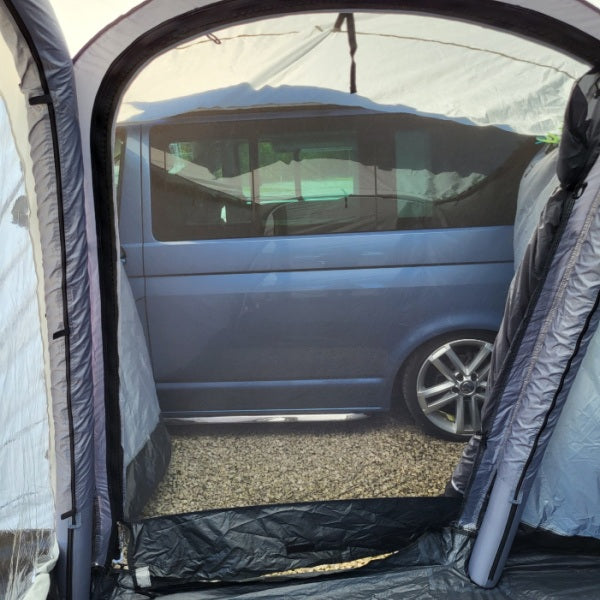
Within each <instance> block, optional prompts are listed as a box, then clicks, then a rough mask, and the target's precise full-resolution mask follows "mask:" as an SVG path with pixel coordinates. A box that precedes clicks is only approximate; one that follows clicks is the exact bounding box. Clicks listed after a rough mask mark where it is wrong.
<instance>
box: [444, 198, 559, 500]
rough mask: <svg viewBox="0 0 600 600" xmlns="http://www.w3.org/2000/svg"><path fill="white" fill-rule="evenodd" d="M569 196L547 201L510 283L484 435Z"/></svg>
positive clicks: (457, 485)
mask: <svg viewBox="0 0 600 600" xmlns="http://www.w3.org/2000/svg"><path fill="white" fill-rule="evenodd" d="M542 194H545V190H542ZM569 195H570V194H569V192H565V191H563V190H558V191H557V192H555V193H554V194H553V195H552V196H551V197H550V199H549V200H548V201H547V203H546V206H545V208H544V209H543V210H542V213H541V216H540V218H539V223H538V226H537V228H536V229H535V230H534V232H533V236H532V239H531V240H530V242H529V244H528V245H527V248H526V249H525V253H524V255H523V258H522V260H521V262H520V264H519V267H518V269H517V272H516V274H515V276H514V278H513V280H512V282H511V286H510V289H509V292H508V297H507V300H506V305H505V308H504V317H503V319H502V323H501V325H500V330H499V331H498V335H497V336H496V341H495V344H494V350H493V353H492V360H491V368H490V375H489V378H488V390H489V392H488V401H487V402H486V404H485V405H484V408H483V411H482V424H483V425H482V426H483V429H484V430H485V431H487V430H489V429H490V428H491V427H492V426H494V425H493V422H494V421H493V419H494V411H495V409H496V404H495V402H494V400H493V399H494V398H496V397H497V395H498V394H500V393H501V388H502V382H500V384H498V381H499V376H500V373H501V372H502V370H503V369H508V368H509V365H508V364H505V362H506V360H507V357H508V356H509V350H510V347H511V344H513V342H516V340H517V338H518V335H519V332H520V331H521V330H522V328H523V327H524V325H525V323H524V319H525V317H526V314H527V310H528V307H529V306H530V302H531V300H532V297H533V295H534V294H535V293H536V290H537V289H538V287H539V286H540V285H541V283H542V281H543V278H544V276H545V272H546V269H547V262H548V261H549V260H550V259H551V258H552V257H551V247H552V244H553V242H554V240H555V236H556V232H557V230H558V226H559V223H560V219H561V215H562V213H563V207H564V204H565V202H567V201H568V198H569ZM531 200H532V202H536V203H537V202H540V200H539V198H536V199H531ZM544 201H545V199H544ZM504 414H505V415H507V414H508V413H504ZM480 442H481V436H479V435H475V436H473V437H472V439H471V440H470V441H469V444H468V445H467V446H466V447H465V449H464V451H463V456H462V457H461V460H460V462H459V463H458V464H457V466H456V468H455V470H454V473H453V475H452V486H453V487H454V489H456V490H457V491H459V492H461V493H464V491H465V490H466V488H467V485H468V482H469V478H470V477H471V472H472V470H473V465H474V463H475V461H476V460H477V455H478V452H479V447H480Z"/></svg>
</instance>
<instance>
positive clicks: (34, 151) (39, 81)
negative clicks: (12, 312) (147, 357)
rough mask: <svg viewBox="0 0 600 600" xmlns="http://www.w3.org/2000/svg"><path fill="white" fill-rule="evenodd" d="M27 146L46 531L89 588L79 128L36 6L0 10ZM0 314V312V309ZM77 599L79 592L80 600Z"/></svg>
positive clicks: (66, 63) (90, 451)
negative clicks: (51, 487)
mask: <svg viewBox="0 0 600 600" xmlns="http://www.w3.org/2000/svg"><path fill="white" fill-rule="evenodd" d="M0 7H1V10H2V15H3V19H4V28H3V35H4V37H5V40H6V41H7V44H8V46H9V47H10V48H11V50H12V51H13V56H14V62H15V64H16V68H17V72H18V76H19V79H20V88H21V92H22V94H23V99H24V101H25V103H26V104H27V126H26V130H25V131H20V132H19V139H27V138H28V139H29V145H30V149H29V157H30V161H31V165H32V173H33V178H34V180H35V190H36V198H37V218H38V220H39V247H40V248H41V249H42V257H43V258H42V270H43V291H44V299H43V307H42V309H41V313H42V314H44V315H45V318H46V327H45V328H42V330H44V329H45V330H46V331H47V339H46V340H44V343H45V344H47V348H48V363H49V373H50V389H51V415H52V424H53V428H54V440H53V441H54V453H53V455H52V456H53V457H54V459H55V475H56V476H55V507H56V508H55V510H56V517H55V527H56V531H57V538H58V544H59V547H60V559H59V575H60V576H61V579H62V582H63V589H64V590H66V591H67V592H66V593H67V594H70V593H73V594H74V595H79V597H84V595H83V594H85V593H87V592H86V590H87V589H88V588H89V566H90V562H91V560H90V559H91V557H90V540H91V536H92V516H93V515H92V513H93V489H94V479H93V458H94V446H93V442H94V439H93V423H94V414H93V405H92V403H91V398H92V379H91V370H90V366H91V362H90V355H91V335H90V327H89V321H90V303H89V289H88V272H87V247H86V238H85V229H84V225H85V219H84V208H83V197H82V193H83V189H82V169H81V156H80V143H79V130H78V127H77V123H76V120H75V118H74V117H75V115H76V114H77V108H76V102H75V94H74V85H73V81H72V65H71V61H70V58H69V56H68V53H67V51H66V47H65V45H64V41H63V39H62V37H61V35H60V33H59V29H58V25H57V23H56V21H55V19H54V16H53V13H52V11H51V9H50V7H49V6H48V5H47V4H46V3H45V2H40V1H37V0H36V1H33V0H32V1H28V0H22V1H20V2H19V3H18V4H16V3H13V2H11V1H9V0H7V1H6V2H4V3H2V4H0ZM3 308H4V307H3ZM82 592H83V594H82Z"/></svg>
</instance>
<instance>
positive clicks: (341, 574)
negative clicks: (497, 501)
mask: <svg viewBox="0 0 600 600" xmlns="http://www.w3.org/2000/svg"><path fill="white" fill-rule="evenodd" d="M458 508H459V506H458V504H457V503H456V502H455V501H453V500H450V499H443V498H438V499H423V498H421V499H416V498H411V499H408V498H403V499H383V500H361V501H339V502H327V503H310V504H303V505H287V506H283V505H282V506H270V507H254V508H249V509H232V510H230V511H219V512H213V513H211V512H208V513H195V514H188V515H177V516H171V517H161V518H158V519H150V520H148V521H145V522H142V523H139V524H136V525H132V526H131V534H132V541H131V543H130V546H129V552H130V553H131V554H130V556H131V559H132V560H131V562H130V569H131V570H129V571H120V572H114V573H112V574H110V575H109V576H108V577H105V578H104V579H103V580H100V582H99V585H98V586H97V588H96V593H95V595H94V597H95V598H96V599H98V600H99V599H101V600H143V599H145V598H148V597H150V598H154V597H157V598H158V597H160V598H172V599H174V600H175V599H176V600H202V599H206V600H225V599H227V600H250V599H254V598H256V599H257V600H281V599H286V598H290V599H299V600H307V599H313V598H315V599H319V600H338V599H339V600H376V599H381V600H385V599H389V598H401V599H407V600H411V599H432V600H453V599H455V598H456V599H463V598H464V599H466V598H474V599H482V600H484V599H486V600H487V599H489V600H505V599H510V600H520V599H525V600H528V599H531V600H534V599H535V600H550V599H556V600H563V599H564V600H567V599H569V600H571V599H574V598H576V599H577V600H588V599H589V600H600V542H599V541H598V540H591V539H582V538H580V539H576V538H561V537H558V536H553V535H551V534H550V535H549V534H546V533H543V532H538V531H528V532H526V531H522V532H521V533H520V534H519V536H518V538H517V541H516V542H515V545H514V546H513V552H512V554H511V557H510V558H509V561H508V564H507V566H506V568H505V571H504V573H503V576H502V578H501V580H500V583H499V584H498V586H497V587H496V588H494V589H492V590H484V589H482V588H480V587H478V586H476V585H475V584H473V583H472V582H471V581H470V580H469V578H468V576H467V574H466V568H465V565H466V563H467V561H468V557H469V554H470V552H471V548H472V542H473V539H472V538H471V537H470V536H468V535H466V534H465V533H464V532H460V531H456V530H455V529H453V528H452V527H451V526H448V522H450V521H451V520H452V518H453V517H454V516H455V515H456V513H457V511H458ZM434 517H436V518H437V523H434V522H435V520H436V519H435V518H434ZM426 521H429V523H430V524H432V525H433V527H432V528H426V529H425V531H424V530H423V527H424V525H425V523H426ZM440 523H445V524H444V525H441V526H440ZM219 526H221V527H223V528H224V527H225V526H227V528H228V531H227V532H226V531H225V529H221V530H219ZM229 528H230V529H229ZM208 529H212V535H211V538H210V539H211V543H213V541H214V544H213V545H212V547H210V546H207V545H206V543H207V539H208V538H206V539H204V538H203V534H204V533H208ZM336 529H337V530H338V531H342V532H343V533H342V537H341V538H340V539H343V541H344V545H343V548H344V550H341V548H342V546H339V548H340V550H341V551H338V550H336V551H333V550H331V547H330V548H329V549H327V548H326V549H322V548H321V550H319V549H318V548H316V546H318V544H319V543H321V544H322V541H323V536H324V537H325V538H327V536H328V535H329V536H333V534H334V531H335V530H336ZM311 532H312V536H313V537H312V546H313V547H312V548H308V547H305V548H301V547H299V546H298V545H294V546H293V547H292V546H291V545H290V544H291V540H294V543H296V542H297V540H298V539H303V540H304V541H306V540H307V539H308V540H309V541H310V535H311ZM411 532H412V533H417V532H418V534H417V535H415V536H414V537H413V536H412V535H411ZM225 533H228V535H224V536H222V535H221V534H225ZM392 533H394V535H395V537H396V543H395V544H394V542H393V539H392V536H391V534H392ZM214 535H216V537H213V536H214ZM348 536H349V537H348ZM330 539H333V537H331V538H330ZM192 542H193V544H194V545H195V550H196V552H195V551H194V550H193V548H191V547H190V543H192ZM228 544H229V547H227V546H228ZM242 544H246V547H245V548H243V553H239V552H238V551H237V550H239V549H240V545H242ZM278 544H279V545H278ZM234 545H235V546H236V548H237V550H235V549H234ZM309 545H310V544H309ZM392 546H395V548H394V549H393V548H392ZM277 549H279V550H281V552H280V554H279V555H278V554H276V553H274V551H275V550H277ZM290 549H292V550H293V552H291V553H290V552H289V551H290ZM359 549H360V553H361V554H362V555H363V556H368V555H369V554H370V555H373V556H374V555H377V554H381V553H382V552H383V551H387V552H389V551H393V554H391V555H390V556H388V557H387V558H383V559H379V560H373V561H372V562H371V563H369V564H368V565H366V566H364V567H362V568H359V569H354V570H345V571H339V570H338V571H331V572H318V573H315V572H313V573H310V574H306V573H304V574H302V575H295V576H294V577H290V576H289V575H287V576H286V577H283V576H278V575H276V574H275V573H274V571H275V572H276V571H280V572H281V571H285V570H286V569H284V568H282V569H272V568H271V567H272V566H273V564H274V563H273V561H274V562H275V564H277V561H279V563H278V564H279V565H280V566H282V567H284V566H285V565H288V566H291V567H296V568H298V567H300V568H301V567H305V566H307V562H310V560H309V559H310V557H311V556H312V559H314V558H315V557H316V556H317V555H320V558H321V560H320V561H318V562H320V563H324V562H343V561H330V560H322V559H323V558H326V557H329V558H333V557H335V556H336V555H337V556H338V557H340V558H342V557H346V558H347V553H348V550H351V553H356V552H357V551H358V550H359ZM365 549H370V550H372V551H373V552H365ZM270 551H273V553H270ZM290 554H291V555H292V556H293V557H294V558H293V559H290ZM178 555H179V556H178ZM200 557H202V559H201V561H200ZM297 557H300V558H299V559H298V558H297ZM211 561H212V562H211ZM302 563H304V564H302ZM312 563H313V564H317V562H314V560H313V561H312ZM144 565H152V569H153V572H152V578H151V583H152V585H150V586H147V587H139V586H143V585H144V581H143V579H140V578H137V579H135V580H134V577H133V576H134V575H136V573H137V575H139V576H140V577H144V575H143V572H144V571H146V576H145V577H146V583H148V582H150V578H149V577H148V575H147V572H148V569H147V567H146V566H144ZM266 572H269V573H271V575H269V576H268V577H264V576H262V577H261V576H258V574H259V573H266ZM244 580H246V581H245V582H244ZM225 581H229V583H224V582H225Z"/></svg>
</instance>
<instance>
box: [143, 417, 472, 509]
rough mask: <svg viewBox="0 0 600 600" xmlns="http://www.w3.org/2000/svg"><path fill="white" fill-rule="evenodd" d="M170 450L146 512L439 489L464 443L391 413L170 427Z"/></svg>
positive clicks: (418, 493)
mask: <svg viewBox="0 0 600 600" xmlns="http://www.w3.org/2000/svg"><path fill="white" fill-rule="evenodd" d="M171 433H172V441H173V458H172V461H171V466H170V468H169V472H168V474H167V476H166V478H165V480H164V481H163V482H162V484H161V485H160V487H159V489H158V490H157V493H156V494H155V495H154V497H153V498H152V499H151V501H150V503H149V504H148V506H147V508H146V511H145V514H146V516H154V515H158V514H169V513H179V512H189V511H198V510H207V509H213V508H231V507H235V506H250V505H256V504H269V503H281V502H303V501H311V500H335V499H343V498H346V499H348V498H369V497H384V496H421V495H437V494H440V493H441V492H442V491H443V489H444V486H445V483H446V481H447V479H448V477H449V475H450V473H451V472H452V469H453V467H454V465H455V464H456V462H457V460H458V458H459V456H460V453H461V450H462V447H463V444H462V443H451V442H445V441H441V440H437V439H435V438H432V437H429V436H426V435H424V434H423V433H421V432H420V430H419V429H418V428H416V427H415V426H414V425H412V424H411V423H410V422H408V420H407V418H406V417H402V416H397V415H393V416H392V415H381V416H374V417H370V418H368V419H363V420H360V421H346V422H337V423H268V424H267V423H257V424H252V425H248V424H244V425H197V426H194V427H191V426H190V427H186V428H177V429H175V428H173V429H171Z"/></svg>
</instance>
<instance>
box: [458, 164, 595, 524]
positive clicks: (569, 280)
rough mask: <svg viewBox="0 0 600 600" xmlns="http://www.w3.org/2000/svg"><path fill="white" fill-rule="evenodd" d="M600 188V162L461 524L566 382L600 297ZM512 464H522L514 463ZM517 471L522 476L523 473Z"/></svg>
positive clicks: (474, 515) (525, 344)
mask: <svg viewBox="0 0 600 600" xmlns="http://www.w3.org/2000/svg"><path fill="white" fill-rule="evenodd" d="M599 189H600V165H596V166H595V167H594V170H593V171H592V173H591V174H590V177H589V178H588V186H587V188H586V191H585V192H584V194H583V195H582V196H581V197H580V198H578V199H577V200H576V201H575V204H574V207H573V211H572V213H571V216H570V218H569V220H568V222H567V223H566V227H565V230H564V232H563V233H562V236H561V239H560V242H559V243H558V247H557V250H556V253H555V254H554V258H553V260H552V264H551V266H550V272H549V275H548V277H547V278H546V280H545V281H544V283H543V287H542V289H541V293H540V295H539V298H538V299H537V302H536V304H535V308H534V310H533V311H532V313H531V316H530V318H529V320H528V322H527V323H526V325H525V328H524V335H523V339H522V342H521V344H520V346H519V347H518V349H517V351H516V354H515V357H514V360H512V361H511V363H510V365H509V368H508V371H507V375H506V385H505V386H504V388H503V391H502V396H501V398H500V399H499V401H498V405H497V406H496V412H495V414H494V419H493V423H492V424H491V428H490V430H489V435H488V436H487V438H486V448H485V449H484V450H483V451H482V453H481V461H480V463H479V466H478V470H477V473H475V474H474V477H473V480H472V483H471V487H470V490H469V495H468V497H467V498H466V501H465V510H464V512H463V515H462V517H461V519H460V524H461V525H462V526H464V527H466V528H468V529H476V528H477V523H478V521H479V512H480V510H481V508H482V506H483V504H484V502H485V497H486V495H487V492H488V490H489V487H490V485H491V483H492V481H493V478H494V476H495V474H496V464H497V463H498V461H499V459H500V458H501V454H502V453H503V452H506V450H505V446H506V447H509V448H512V447H514V448H517V447H520V449H521V450H520V451H521V453H522V455H523V456H524V457H526V458H527V457H528V456H529V450H530V448H531V445H532V443H533V441H534V439H535V437H536V436H537V433H538V430H539V428H540V427H541V426H542V424H543V419H544V413H545V411H546V410H547V407H548V404H549V403H550V401H551V399H552V397H553V396H554V394H555V393H556V390H557V389H558V387H559V385H561V377H562V374H563V372H564V371H565V370H566V369H567V367H568V366H569V361H570V358H571V356H572V355H573V353H574V350H575V348H576V347H577V344H578V338H579V334H580V332H581V328H582V327H583V326H584V325H585V323H586V319H587V316H588V314H589V312H590V311H591V308H592V306H593V303H594V302H595V299H596V294H595V291H594V290H595V287H594V285H595V282H594V273H593V272H592V273H587V272H586V268H589V265H588V264H587V263H586V261H588V260H589V259H588V258H587V257H586V252H592V253H594V252H595V251H594V250H593V248H592V249H589V245H590V241H591V239H593V237H594V236H595V233H594V231H593V229H591V230H590V227H591V226H593V222H592V219H593V217H594V211H595V210H597V203H598V202H597V198H596V195H597V194H598V190H599ZM580 253H581V254H580ZM598 284H599V285H600V281H599V282H598ZM590 286H591V287H590ZM565 303H568V304H566V305H565ZM571 378H572V376H571V375H570V376H569V379H567V380H566V381H565V382H564V383H563V385H562V387H563V388H564V391H568V388H567V387H566V384H568V383H569V381H571ZM536 419H537V420H536ZM513 435H514V436H517V437H516V438H514V439H513V438H511V436H513ZM515 451H516V450H515ZM510 460H511V461H513V459H512V458H511V459H510ZM517 463H518V461H517ZM511 464H512V466H513V467H516V463H512V462H511ZM516 476H517V478H518V477H520V470H519V472H518V473H517V475H516Z"/></svg>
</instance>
